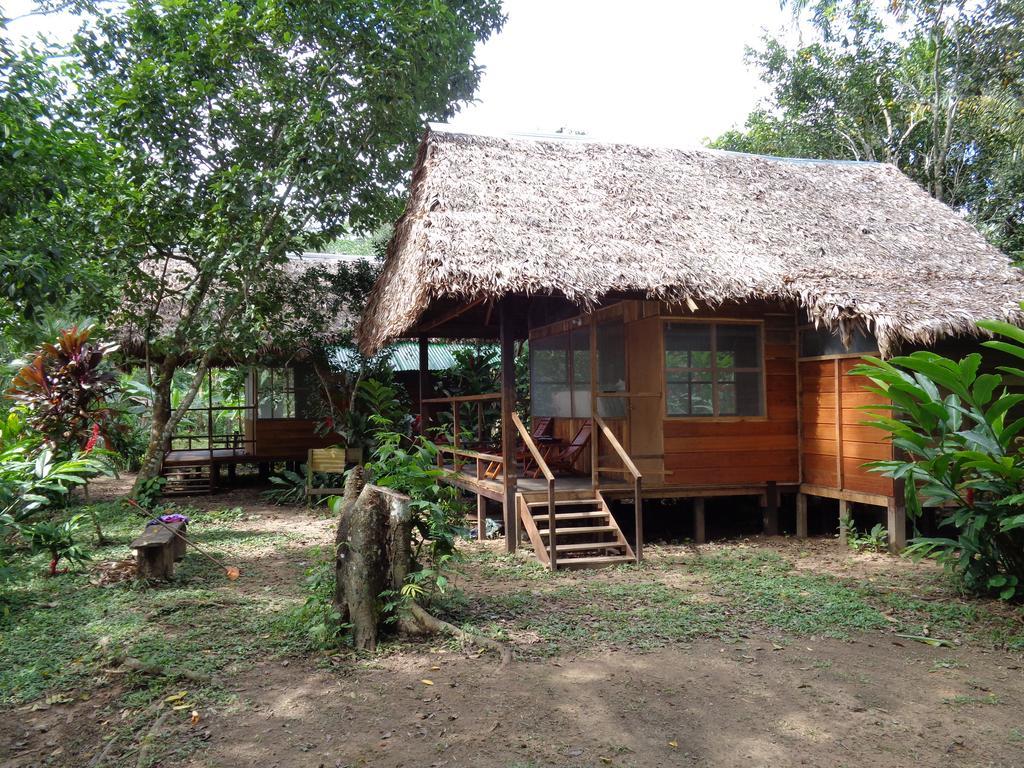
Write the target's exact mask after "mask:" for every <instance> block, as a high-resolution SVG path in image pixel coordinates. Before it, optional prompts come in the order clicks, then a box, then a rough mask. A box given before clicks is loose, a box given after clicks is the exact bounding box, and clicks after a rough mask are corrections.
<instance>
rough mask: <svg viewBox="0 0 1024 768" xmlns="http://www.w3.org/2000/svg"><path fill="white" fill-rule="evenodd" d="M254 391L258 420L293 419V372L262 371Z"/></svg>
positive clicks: (279, 370) (282, 369)
mask: <svg viewBox="0 0 1024 768" xmlns="http://www.w3.org/2000/svg"><path fill="white" fill-rule="evenodd" d="M256 389H257V393H258V395H259V408H258V415H259V418H261V419H293V418H295V372H294V371H293V370H292V369H291V368H264V369H262V370H261V371H260V374H259V381H258V383H257V387H256Z"/></svg>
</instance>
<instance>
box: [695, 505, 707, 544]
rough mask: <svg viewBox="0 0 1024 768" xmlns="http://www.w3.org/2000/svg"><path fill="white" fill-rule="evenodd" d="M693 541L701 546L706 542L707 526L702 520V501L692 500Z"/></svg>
mask: <svg viewBox="0 0 1024 768" xmlns="http://www.w3.org/2000/svg"><path fill="white" fill-rule="evenodd" d="M693 540H694V541H695V542H696V543H697V544H703V543H705V542H706V541H707V540H708V533H707V526H706V524H705V520H704V499H703V498H698V499H694V500H693Z"/></svg>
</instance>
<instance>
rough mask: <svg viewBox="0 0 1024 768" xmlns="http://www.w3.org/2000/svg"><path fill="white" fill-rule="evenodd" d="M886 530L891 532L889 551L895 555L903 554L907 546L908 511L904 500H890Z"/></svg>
mask: <svg viewBox="0 0 1024 768" xmlns="http://www.w3.org/2000/svg"><path fill="white" fill-rule="evenodd" d="M886 528H887V529H888V530H889V551H890V552H892V553H893V554H898V553H899V552H902V551H903V549H904V548H905V547H906V546H907V509H906V507H904V506H903V500H902V499H895V498H893V499H889V504H888V505H887V507H886Z"/></svg>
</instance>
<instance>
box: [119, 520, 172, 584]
mask: <svg viewBox="0 0 1024 768" xmlns="http://www.w3.org/2000/svg"><path fill="white" fill-rule="evenodd" d="M175 533H180V534H181V535H182V536H184V535H185V533H186V529H185V523H182V522H178V523H164V525H149V526H146V530H144V531H143V532H142V535H141V536H139V537H138V538H137V539H135V541H133V542H132V544H131V546H132V549H134V550H135V562H136V564H137V567H138V573H139V576H140V577H141V578H144V579H156V580H159V581H168V580H170V579H171V578H173V577H174V563H175V561H177V560H181V559H182V558H183V557H184V556H185V547H186V545H185V540H184V539H183V538H181V537H180V536H176V535H175Z"/></svg>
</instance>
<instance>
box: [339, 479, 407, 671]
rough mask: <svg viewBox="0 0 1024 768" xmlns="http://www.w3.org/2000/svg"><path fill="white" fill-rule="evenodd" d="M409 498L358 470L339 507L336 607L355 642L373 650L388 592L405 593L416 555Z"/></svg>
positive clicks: (363, 648) (365, 648) (347, 484)
mask: <svg viewBox="0 0 1024 768" xmlns="http://www.w3.org/2000/svg"><path fill="white" fill-rule="evenodd" d="M409 504H410V499H409V497H408V496H404V495H402V494H400V493H397V492H395V491H393V490H391V489H388V488H381V487H379V486H375V485H367V484H365V481H364V479H363V475H362V471H361V470H360V469H356V470H354V471H353V472H352V473H351V474H350V475H349V477H348V479H347V480H346V482H345V493H344V495H343V496H342V497H341V501H340V502H338V503H337V505H336V507H335V511H336V512H337V514H338V530H337V533H336V535H335V561H334V576H335V588H334V604H335V609H336V610H337V612H338V613H339V615H340V616H341V620H342V622H346V623H348V624H350V625H351V626H352V631H351V636H352V643H353V645H355V647H356V648H358V649H361V650H368V651H374V650H376V648H377V639H378V637H379V634H380V631H381V625H382V620H383V618H384V615H383V613H384V612H383V606H384V603H385V597H384V592H386V591H388V590H393V591H397V590H399V589H401V587H402V584H403V583H404V582H405V578H406V576H407V575H408V573H409V561H410V557H411V552H412V528H411V525H412V515H411V512H410V507H409Z"/></svg>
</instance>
